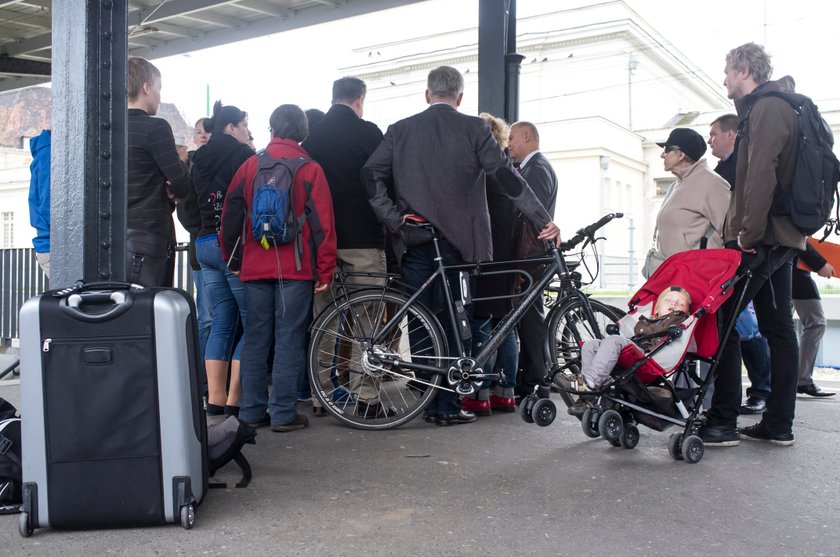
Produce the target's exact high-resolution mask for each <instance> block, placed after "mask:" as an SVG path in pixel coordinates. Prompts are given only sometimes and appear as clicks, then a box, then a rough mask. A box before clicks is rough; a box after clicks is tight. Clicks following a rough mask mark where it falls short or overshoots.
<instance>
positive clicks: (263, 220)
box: [251, 151, 312, 270]
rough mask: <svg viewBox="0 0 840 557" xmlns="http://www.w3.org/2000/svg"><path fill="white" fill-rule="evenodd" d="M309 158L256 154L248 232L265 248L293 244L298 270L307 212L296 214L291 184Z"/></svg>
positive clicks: (263, 152)
mask: <svg viewBox="0 0 840 557" xmlns="http://www.w3.org/2000/svg"><path fill="white" fill-rule="evenodd" d="M308 162H312V159H309V158H306V157H298V158H295V159H275V158H274V157H272V156H271V155H269V154H268V153H267V152H265V151H262V152H260V153H258V154H257V163H258V165H259V166H258V169H257V175H256V177H255V178H254V200H253V202H252V203H251V231H252V233H253V235H254V240H256V241H257V242H258V243H259V244H260V245H261V246H262V247H263V248H264V249H270V248H271V247H272V246H275V247H276V246H278V245H282V244H288V243H290V242H294V243H295V264H296V266H297V269H298V270H300V254H301V252H302V250H303V247H302V245H301V242H300V237H301V234H302V232H303V221H304V220H305V219H306V211H303V212H302V213H301V214H300V215H295V212H294V207H295V198H294V188H293V187H292V184H294V181H295V174H297V171H298V169H299V168H300V167H301V166H303V165H304V164H306V163H308Z"/></svg>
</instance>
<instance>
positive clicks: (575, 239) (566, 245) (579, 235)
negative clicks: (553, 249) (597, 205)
mask: <svg viewBox="0 0 840 557" xmlns="http://www.w3.org/2000/svg"><path fill="white" fill-rule="evenodd" d="M623 216H624V213H609V214H607V215H604V216H603V217H601V219H600V220H598V221H597V222H593V223H592V224H590V225H589V226H585V227H583V228H581V229H580V230H578V231H577V232H576V233H575V235H574V236H572V237H571V238H570V239H569V240H566V241H565V242H562V243H561V244H560V250H561V251H568V250H571V249H574V247H575V246H577V245H578V244H579V243H581V242H582V241H584V240H587V239H588V240H592V239H594V237H595V232H597V231H598V229H599V228H601V227H603V226H604V225H605V224H607V223H608V222H610V221H611V220H613V219H620V218H621V217H623Z"/></svg>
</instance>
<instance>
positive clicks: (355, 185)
mask: <svg viewBox="0 0 840 557" xmlns="http://www.w3.org/2000/svg"><path fill="white" fill-rule="evenodd" d="M366 92H367V87H366V85H365V82H364V81H362V80H361V79H359V78H357V77H342V78H341V79H338V80H336V81H335V82H334V83H333V89H332V107H330V109H329V111H328V112H327V113H326V115H324V117H323V118H322V119H321V121H320V122H319V123H318V125H317V126H314V127H311V128H310V132H309V137H307V138H306V140H305V141H304V142H303V143H302V144H301V145H302V146H303V148H304V149H306V151H307V152H308V153H309V156H311V157H312V158H313V159H315V160H316V161H317V162H318V164H320V165H321V167H322V168H323V169H324V174H325V175H326V177H327V182H328V183H329V185H330V193H331V194H332V201H333V211H334V213H335V228H336V237H337V242H338V251H337V259H336V267H337V268H336V270H337V271H338V272H350V271H356V272H362V273H385V271H386V269H385V251H384V246H385V235H384V232H383V230H382V225H381V224H380V223H379V219H377V218H376V215H374V214H373V209H371V207H370V204H369V203H368V202H367V194H366V193H365V190H364V186H363V185H362V180H361V171H362V167H363V166H364V164H365V162H366V161H367V160H368V158H369V157H370V155H371V154H372V153H373V152H374V150H376V148H377V147H378V146H379V143H380V142H381V141H382V132H381V131H380V130H379V128H378V127H377V126H376V124H374V123H372V122H367V121H365V120H362V115H363V113H364V107H365V94H366ZM353 282H354V283H358V284H362V283H364V284H381V283H382V280H381V279H380V278H373V277H371V278H367V277H358V278H354V279H353ZM331 303H332V294H331V293H330V292H329V291H327V292H323V293H321V294H318V295H316V296H315V301H314V307H313V309H314V314H315V316H317V315H318V314H320V313H321V312H322V311H323V310H324V308H326V307H327V306H328V305H329V304H331ZM344 349H345V350H347V349H348V347H344ZM332 352H333V349H331V348H330V347H327V346H324V347H322V352H321V353H323V354H330V353H332ZM328 372H329V369H328V368H325V375H326V373H328ZM327 379H328V378H327V377H324V381H326V380H327ZM363 379H364V376H362V377H358V378H357V377H355V375H354V377H353V378H352V379H351V388H352V390H353V391H354V392H355V393H356V394H357V395H358V397H359V403H358V408H357V409H356V412H357V413H358V414H359V415H361V416H371V417H380V415H381V414H383V413H385V412H388V409H386V408H383V407H382V406H381V405H380V404H379V398H378V393H377V390H376V389H375V388H374V386H373V385H372V384H370V383H369V382H361V383H360V384H355V383H356V382H358V381H361V380H363ZM313 388H317V385H313ZM312 411H313V412H314V413H315V415H316V416H323V415H325V413H326V411H325V410H324V409H323V408H321V407H320V404H319V403H318V402H317V398H316V399H314V400H313V407H312Z"/></svg>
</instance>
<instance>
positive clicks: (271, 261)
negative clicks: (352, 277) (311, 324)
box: [219, 138, 335, 284]
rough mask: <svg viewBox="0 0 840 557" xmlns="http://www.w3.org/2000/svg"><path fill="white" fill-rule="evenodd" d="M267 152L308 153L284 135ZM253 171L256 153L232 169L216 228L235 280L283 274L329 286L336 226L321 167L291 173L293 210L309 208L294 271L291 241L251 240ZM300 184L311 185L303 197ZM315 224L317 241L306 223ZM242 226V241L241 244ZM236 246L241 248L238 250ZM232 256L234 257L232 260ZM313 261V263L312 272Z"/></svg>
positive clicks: (291, 155) (285, 155)
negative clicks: (268, 244)
mask: <svg viewBox="0 0 840 557" xmlns="http://www.w3.org/2000/svg"><path fill="white" fill-rule="evenodd" d="M266 150H267V152H268V154H269V155H271V156H272V157H274V158H297V157H309V155H308V154H307V153H306V151H305V150H304V149H303V148H302V147H301V146H300V145H298V144H297V143H295V142H294V141H292V140H289V139H278V138H274V139H272V140H271V143H269V144H268V147H266ZM256 174H257V157H256V155H255V156H253V157H251V158H249V159H248V160H246V161H245V162H244V163H243V164H242V166H240V167H239V170H237V171H236V174H234V176H233V180H231V182H230V187H229V188H228V192H227V195H226V196H225V204H224V207H223V208H222V226H221V231H220V232H219V244H220V246H221V248H222V254H223V255H224V258H225V261H230V268H231V270H234V271H236V270H238V269H239V270H240V274H239V278H240V279H241V280H243V281H249V280H266V279H278V278H281V277H282V278H283V279H290V280H315V279H317V280H318V281H319V282H320V283H321V284H329V282H330V281H331V280H332V277H333V273H334V271H335V224H334V218H333V207H332V198H331V197H330V188H329V186H328V185H327V179H326V178H325V177H324V171H323V170H322V169H321V166H320V165H319V164H318V163H317V162H315V161H312V162H311V163H307V164H304V165H303V166H301V167H300V169H299V170H298V171H297V174H295V182H294V184H293V186H292V187H293V188H294V191H293V196H294V210H295V214H298V215H300V214H302V213H303V212H304V210H305V209H307V208H308V209H309V215H308V216H307V218H306V220H305V221H304V225H303V236H302V248H303V253H302V254H301V256H300V266H301V268H300V270H297V269H296V264H295V252H294V250H295V243H294V242H290V243H288V244H282V245H279V246H277V247H276V248H275V247H271V248H269V249H264V248H263V247H262V246H261V245H260V244H259V243H258V242H257V241H256V240H254V236H253V233H252V231H251V218H250V215H251V203H252V201H253V199H254V179H255V177H256ZM305 183H308V184H309V185H310V186H311V191H310V194H309V196H308V197H307V195H306V193H305V190H304V184H305ZM246 220H247V222H246ZM318 224H319V225H320V229H321V232H322V238H321V240H320V242H319V243H317V245H316V239H313V238H312V234H311V230H310V227H313V226H314V227H315V228H318V226H317V225H318ZM243 227H244V230H245V240H244V242H240V236H241V235H242V230H243ZM316 236H319V235H318V234H316ZM240 244H242V245H241V246H240ZM241 247H244V249H240V248H241ZM275 249H276V251H277V253H276V254H275ZM313 249H314V250H315V252H316V255H315V257H313V255H312V250H313ZM231 254H234V255H235V257H234V258H233V259H231ZM278 260H279V265H278ZM313 261H315V271H314V272H313V269H312V266H313V265H312V262H313ZM278 267H279V269H278ZM278 270H279V274H278Z"/></svg>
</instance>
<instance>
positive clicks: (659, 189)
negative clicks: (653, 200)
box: [656, 178, 674, 197]
mask: <svg viewBox="0 0 840 557" xmlns="http://www.w3.org/2000/svg"><path fill="white" fill-rule="evenodd" d="M673 183H674V179H673V178H657V179H656V197H662V196H663V195H665V192H667V191H668V188H669V187H671V184H673Z"/></svg>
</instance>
